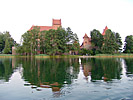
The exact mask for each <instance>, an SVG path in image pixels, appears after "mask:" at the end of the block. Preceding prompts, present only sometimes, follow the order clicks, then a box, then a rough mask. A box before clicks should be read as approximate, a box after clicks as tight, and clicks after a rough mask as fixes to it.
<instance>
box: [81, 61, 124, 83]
mask: <svg viewBox="0 0 133 100" xmlns="http://www.w3.org/2000/svg"><path fill="white" fill-rule="evenodd" d="M81 64H82V67H83V72H84V75H85V77H86V79H87V77H88V76H89V75H91V81H96V80H104V81H111V80H112V79H121V76H120V75H121V70H122V67H121V61H120V59H118V58H117V59H116V58H106V59H103V58H102V59H101V58H89V59H81Z"/></svg>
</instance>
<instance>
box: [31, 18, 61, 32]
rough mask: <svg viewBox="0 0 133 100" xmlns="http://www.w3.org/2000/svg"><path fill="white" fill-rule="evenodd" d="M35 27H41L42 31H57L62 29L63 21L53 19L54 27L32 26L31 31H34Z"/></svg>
mask: <svg viewBox="0 0 133 100" xmlns="http://www.w3.org/2000/svg"><path fill="white" fill-rule="evenodd" d="M34 27H39V28H40V31H44V30H46V31H48V30H50V29H55V30H57V28H58V27H61V19H53V23H52V26H34V25H32V27H31V28H30V29H29V31H30V30H32V29H33V28H34Z"/></svg>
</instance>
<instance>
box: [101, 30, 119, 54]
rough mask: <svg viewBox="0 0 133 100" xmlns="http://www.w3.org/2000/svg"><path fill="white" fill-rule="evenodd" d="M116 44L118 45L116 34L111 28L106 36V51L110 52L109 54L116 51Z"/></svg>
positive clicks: (104, 48)
mask: <svg viewBox="0 0 133 100" xmlns="http://www.w3.org/2000/svg"><path fill="white" fill-rule="evenodd" d="M116 46H117V43H116V39H115V35H114V34H113V32H112V31H111V30H110V29H108V30H107V31H106V34H105V36H104V44H103V51H104V53H109V54H113V53H115V51H116Z"/></svg>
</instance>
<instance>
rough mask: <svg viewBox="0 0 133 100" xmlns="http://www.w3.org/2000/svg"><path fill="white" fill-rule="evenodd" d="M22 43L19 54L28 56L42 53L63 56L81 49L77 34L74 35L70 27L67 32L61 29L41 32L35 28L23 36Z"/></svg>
mask: <svg viewBox="0 0 133 100" xmlns="http://www.w3.org/2000/svg"><path fill="white" fill-rule="evenodd" d="M22 42H23V44H22V46H19V47H18V48H17V52H18V53H19V54H20V53H21V54H26V55H27V54H32V55H36V54H39V53H40V52H41V53H46V54H48V55H62V54H64V53H68V52H69V51H78V50H79V49H80V47H79V41H78V37H77V34H74V33H73V32H72V31H71V29H70V28H69V27H68V28H67V29H66V30H65V29H63V28H61V27H59V28H58V29H57V30H54V29H50V30H48V31H40V29H39V28H38V27H34V28H33V29H32V30H30V31H28V32H26V33H24V34H23V35H22ZM21 49H22V50H21Z"/></svg>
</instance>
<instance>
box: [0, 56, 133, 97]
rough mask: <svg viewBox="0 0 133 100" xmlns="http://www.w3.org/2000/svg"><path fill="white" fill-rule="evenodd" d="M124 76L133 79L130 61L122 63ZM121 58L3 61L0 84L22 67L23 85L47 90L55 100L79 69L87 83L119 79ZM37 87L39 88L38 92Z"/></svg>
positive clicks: (1, 63) (20, 59) (5, 59)
mask: <svg viewBox="0 0 133 100" xmlns="http://www.w3.org/2000/svg"><path fill="white" fill-rule="evenodd" d="M124 61H125V63H124V64H125V65H126V75H127V76H128V77H132V76H133V59H132V58H130V59H124ZM121 62H122V58H105V59H104V58H88V59H83V58H82V59H81V65H80V64H79V58H58V59H55V58H50V59H35V58H12V59H11V58H10V59H9V58H4V59H3V58H2V59H0V81H1V80H5V81H6V82H8V81H9V79H10V77H11V75H12V73H13V72H14V71H15V70H14V69H16V68H17V67H19V66H20V65H21V67H22V68H23V71H22V72H21V75H22V78H23V79H24V81H25V82H26V84H24V86H30V87H31V88H32V89H36V90H37V91H41V90H42V89H43V88H50V89H51V90H52V91H53V96H54V97H59V96H60V95H63V92H64V91H63V87H66V86H67V85H70V84H72V83H73V81H74V79H77V78H78V75H79V72H80V66H81V68H82V71H83V75H84V77H85V79H86V80H88V78H91V82H95V81H97V80H102V81H105V82H108V81H112V80H113V79H121V74H122V65H121V64H122V63H121ZM39 87H40V88H39Z"/></svg>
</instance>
